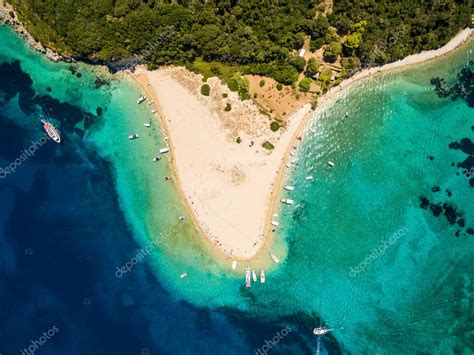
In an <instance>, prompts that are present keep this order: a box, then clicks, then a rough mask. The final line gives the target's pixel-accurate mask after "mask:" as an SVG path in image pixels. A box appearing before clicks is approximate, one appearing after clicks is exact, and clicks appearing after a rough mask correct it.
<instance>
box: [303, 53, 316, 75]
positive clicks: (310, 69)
mask: <svg viewBox="0 0 474 355" xmlns="http://www.w3.org/2000/svg"><path fill="white" fill-rule="evenodd" d="M318 69H319V61H318V60H317V59H316V58H310V59H309V60H308V65H307V66H306V70H305V72H304V75H305V76H307V77H308V78H314V77H315V76H316V74H317V73H318Z"/></svg>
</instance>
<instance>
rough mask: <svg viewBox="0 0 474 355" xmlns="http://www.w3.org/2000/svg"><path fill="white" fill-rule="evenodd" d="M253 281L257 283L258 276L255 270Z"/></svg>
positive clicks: (253, 271)
mask: <svg viewBox="0 0 474 355" xmlns="http://www.w3.org/2000/svg"><path fill="white" fill-rule="evenodd" d="M252 279H253V282H257V274H256V272H255V270H252Z"/></svg>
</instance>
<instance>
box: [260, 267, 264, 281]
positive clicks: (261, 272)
mask: <svg viewBox="0 0 474 355" xmlns="http://www.w3.org/2000/svg"><path fill="white" fill-rule="evenodd" d="M260 282H261V283H262V284H264V283H265V272H264V271H263V269H260Z"/></svg>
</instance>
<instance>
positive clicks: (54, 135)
mask: <svg viewBox="0 0 474 355" xmlns="http://www.w3.org/2000/svg"><path fill="white" fill-rule="evenodd" d="M41 122H43V128H44V130H45V131H46V133H47V134H48V136H49V137H50V138H51V139H52V140H53V141H55V142H56V143H61V136H60V135H59V131H58V130H57V129H56V128H54V126H53V125H52V124H51V123H49V122H47V121H45V120H41Z"/></svg>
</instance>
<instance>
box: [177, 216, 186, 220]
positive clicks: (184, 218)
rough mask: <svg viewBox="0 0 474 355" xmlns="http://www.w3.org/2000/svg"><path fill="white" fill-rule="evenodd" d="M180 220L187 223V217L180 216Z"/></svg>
mask: <svg viewBox="0 0 474 355" xmlns="http://www.w3.org/2000/svg"><path fill="white" fill-rule="evenodd" d="M178 219H179V220H180V221H185V220H186V216H179V217H178Z"/></svg>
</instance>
